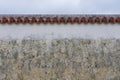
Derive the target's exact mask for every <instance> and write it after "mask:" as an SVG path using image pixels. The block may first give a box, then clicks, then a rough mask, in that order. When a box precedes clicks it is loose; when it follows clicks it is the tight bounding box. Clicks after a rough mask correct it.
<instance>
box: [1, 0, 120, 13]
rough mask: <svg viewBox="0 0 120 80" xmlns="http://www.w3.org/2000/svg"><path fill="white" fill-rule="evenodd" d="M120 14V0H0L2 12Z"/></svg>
mask: <svg viewBox="0 0 120 80" xmlns="http://www.w3.org/2000/svg"><path fill="white" fill-rule="evenodd" d="M33 13H34V14H83V13H85V14H91V13H93V14H96V13H98V14H105V13H109V14H113V13H114V14H119V13H120V0H0V14H33Z"/></svg>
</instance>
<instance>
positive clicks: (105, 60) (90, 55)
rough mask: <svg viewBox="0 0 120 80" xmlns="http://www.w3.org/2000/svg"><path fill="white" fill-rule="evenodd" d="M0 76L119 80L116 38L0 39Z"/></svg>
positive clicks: (0, 79) (36, 79) (22, 79)
mask: <svg viewBox="0 0 120 80" xmlns="http://www.w3.org/2000/svg"><path fill="white" fill-rule="evenodd" d="M0 80H120V40H16V41H0Z"/></svg>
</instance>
